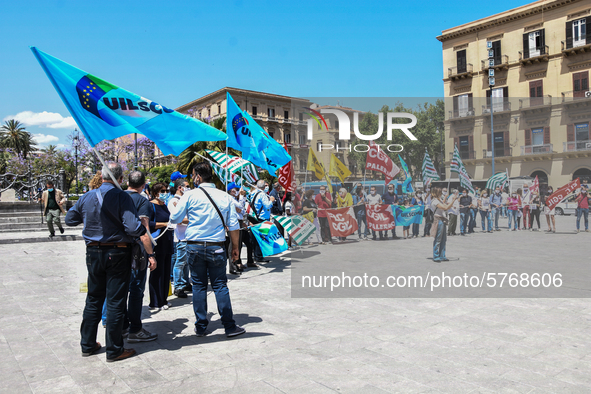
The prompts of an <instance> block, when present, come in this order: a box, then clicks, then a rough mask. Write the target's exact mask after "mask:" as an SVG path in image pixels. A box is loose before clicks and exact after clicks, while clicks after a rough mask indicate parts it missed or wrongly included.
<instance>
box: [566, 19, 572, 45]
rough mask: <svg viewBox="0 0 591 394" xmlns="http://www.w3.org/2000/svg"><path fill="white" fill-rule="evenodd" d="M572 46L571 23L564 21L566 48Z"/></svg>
mask: <svg viewBox="0 0 591 394" xmlns="http://www.w3.org/2000/svg"><path fill="white" fill-rule="evenodd" d="M572 47H573V23H572V21H571V22H566V49H570V48H572Z"/></svg>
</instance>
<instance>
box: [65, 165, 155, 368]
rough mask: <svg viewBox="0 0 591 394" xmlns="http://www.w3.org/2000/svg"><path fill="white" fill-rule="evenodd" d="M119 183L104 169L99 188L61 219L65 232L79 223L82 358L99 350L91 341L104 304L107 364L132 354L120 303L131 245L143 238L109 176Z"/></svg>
mask: <svg viewBox="0 0 591 394" xmlns="http://www.w3.org/2000/svg"><path fill="white" fill-rule="evenodd" d="M109 170H110V172H111V174H112V175H113V177H114V179H116V180H117V182H121V181H123V170H122V168H121V166H120V165H119V164H117V163H109V164H108V168H104V167H103V170H102V177H103V184H102V185H101V187H99V188H98V189H95V190H93V191H91V192H89V193H86V194H85V195H83V196H82V198H80V200H78V201H77V202H76V205H74V206H73V207H72V209H70V210H69V211H68V213H67V215H66V224H67V225H68V226H77V225H79V224H82V223H84V230H83V231H82V236H83V237H84V241H85V242H86V269H87V270H88V279H87V283H88V293H87V295H86V306H85V307H84V313H83V315H82V325H81V326H80V334H81V337H82V338H81V341H80V345H81V347H82V356H83V357H88V356H90V355H92V354H94V353H96V352H98V351H99V350H100V349H101V344H100V343H98V342H97V341H96V335H97V329H98V324H99V322H100V320H101V312H102V307H103V303H104V302H105V298H106V299H107V332H106V341H107V362H112V361H118V360H123V359H126V358H128V357H131V356H133V355H134V354H135V350H133V349H125V348H124V347H123V336H122V333H123V321H124V319H125V302H126V301H127V292H128V289H129V277H130V273H131V244H132V242H134V238H138V237H141V236H142V235H144V234H145V233H146V228H145V227H144V226H143V225H142V222H141V221H140V219H139V218H138V215H137V211H136V209H135V206H134V204H133V200H132V199H131V197H129V194H127V193H125V192H124V191H122V190H120V189H118V188H117V187H116V186H115V184H114V182H113V180H111V178H110V176H109Z"/></svg>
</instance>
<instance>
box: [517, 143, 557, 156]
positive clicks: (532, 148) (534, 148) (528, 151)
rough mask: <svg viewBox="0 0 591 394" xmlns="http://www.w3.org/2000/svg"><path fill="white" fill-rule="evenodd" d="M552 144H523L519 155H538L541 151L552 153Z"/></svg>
mask: <svg viewBox="0 0 591 394" xmlns="http://www.w3.org/2000/svg"><path fill="white" fill-rule="evenodd" d="M552 152H553V151H552V144H543V145H525V146H522V147H521V156H527V155H539V154H542V153H552Z"/></svg>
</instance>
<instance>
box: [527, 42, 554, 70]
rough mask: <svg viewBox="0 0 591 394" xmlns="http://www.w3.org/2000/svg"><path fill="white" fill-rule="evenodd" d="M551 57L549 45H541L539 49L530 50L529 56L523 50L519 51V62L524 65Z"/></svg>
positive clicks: (544, 60)
mask: <svg viewBox="0 0 591 394" xmlns="http://www.w3.org/2000/svg"><path fill="white" fill-rule="evenodd" d="M549 59H550V48H549V47H548V45H544V46H541V47H539V48H537V50H530V51H529V54H528V56H527V57H525V54H524V52H523V51H519V63H521V65H522V66H528V65H530V64H536V63H540V62H547V61H548V60H549Z"/></svg>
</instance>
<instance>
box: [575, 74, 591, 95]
mask: <svg viewBox="0 0 591 394" xmlns="http://www.w3.org/2000/svg"><path fill="white" fill-rule="evenodd" d="M573 90H574V91H575V94H574V96H575V97H585V92H586V91H587V90H589V71H583V72H580V73H574V74H573Z"/></svg>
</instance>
